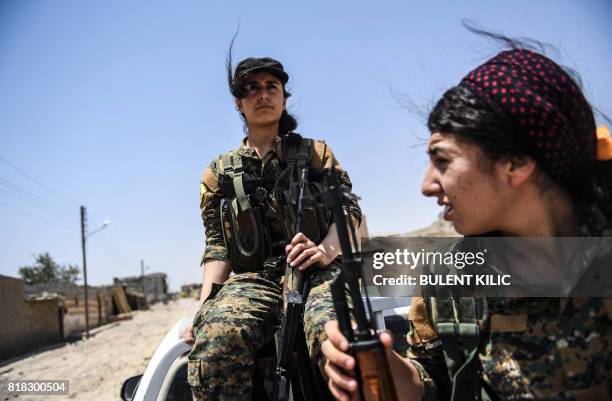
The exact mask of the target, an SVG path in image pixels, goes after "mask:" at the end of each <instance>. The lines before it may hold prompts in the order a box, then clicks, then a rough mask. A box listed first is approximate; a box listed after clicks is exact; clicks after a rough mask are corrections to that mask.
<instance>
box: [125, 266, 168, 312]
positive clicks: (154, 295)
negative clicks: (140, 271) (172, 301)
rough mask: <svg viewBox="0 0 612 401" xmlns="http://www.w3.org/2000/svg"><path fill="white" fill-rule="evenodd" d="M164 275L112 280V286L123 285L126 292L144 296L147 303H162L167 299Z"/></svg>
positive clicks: (152, 274)
mask: <svg viewBox="0 0 612 401" xmlns="http://www.w3.org/2000/svg"><path fill="white" fill-rule="evenodd" d="M167 277H168V276H167V275H166V273H149V274H145V275H144V276H132V277H121V278H117V277H114V278H113V284H114V285H123V286H125V287H126V290H127V291H130V290H133V291H135V292H140V293H142V294H144V296H145V298H146V299H147V302H148V303H149V304H153V303H155V302H164V301H167V299H168V284H167Z"/></svg>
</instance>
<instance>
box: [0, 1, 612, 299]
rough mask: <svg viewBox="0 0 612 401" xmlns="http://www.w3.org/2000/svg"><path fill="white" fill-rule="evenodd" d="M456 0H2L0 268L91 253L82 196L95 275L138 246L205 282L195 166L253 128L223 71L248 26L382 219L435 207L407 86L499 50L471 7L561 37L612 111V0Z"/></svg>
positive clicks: (73, 259) (598, 99)
mask: <svg viewBox="0 0 612 401" xmlns="http://www.w3.org/2000/svg"><path fill="white" fill-rule="evenodd" d="M459 3H460V2H451V1H448V2H428V3H425V2H406V1H385V2H373V1H370V2H358V1H338V2H323V1H310V2H307V4H306V2H300V3H297V2H296V3H292V2H280V1H278V2H242V1H233V2H224V1H184V2H179V3H177V2H175V3H170V2H165V1H146V2H145V1H133V2H123V1H93V0H92V1H76V0H74V1H71V0H65V1H50V0H46V1H17V0H14V1H10V0H5V1H3V2H2V3H1V4H0V54H1V56H0V244H1V245H0V247H1V248H0V250H1V252H0V274H4V275H10V276H16V275H17V270H18V267H19V266H22V265H25V264H29V263H31V262H32V260H33V259H32V255H33V254H34V253H39V252H49V253H51V255H52V256H53V257H54V258H55V259H56V260H57V261H58V262H60V263H72V264H78V265H80V264H81V250H80V231H79V230H80V228H79V223H78V213H79V210H78V208H79V206H80V205H85V206H86V207H87V210H88V213H89V227H90V229H91V230H93V229H95V228H96V227H98V226H100V225H101V224H102V222H103V221H104V220H105V219H110V220H111V221H112V223H111V225H110V226H108V227H107V228H106V229H105V230H103V231H101V232H100V233H98V234H95V235H93V236H92V237H91V238H90V239H89V241H88V266H89V269H88V276H89V281H90V282H91V283H93V284H105V283H111V282H112V277H117V276H125V275H136V274H139V272H140V266H139V263H140V260H141V259H144V261H145V264H146V265H147V266H150V271H162V272H166V273H167V274H168V275H169V277H170V284H171V288H173V289H177V288H178V287H179V286H180V284H181V283H184V282H195V281H199V279H200V269H199V260H200V257H201V253H202V248H203V241H204V240H203V228H202V224H201V220H200V216H199V209H198V201H199V199H198V196H199V193H198V191H199V184H198V182H199V178H200V174H201V171H202V170H203V168H204V167H205V166H206V165H207V164H208V163H209V162H210V161H211V160H212V158H214V157H215V156H216V155H218V154H219V153H221V152H223V151H226V150H229V149H230V148H233V147H236V146H237V144H238V142H239V141H240V139H241V138H242V136H243V131H242V126H241V123H240V120H239V118H238V115H237V114H236V111H235V110H234V108H233V106H232V99H231V97H230V95H229V93H228V90H227V83H226V81H225V71H224V60H225V56H226V52H227V48H228V44H229V41H230V39H231V37H232V34H233V32H234V30H235V29H236V26H237V24H238V22H240V27H241V28H240V34H239V36H238V38H237V40H236V44H235V48H234V57H235V59H236V60H239V59H241V58H244V57H248V56H265V55H269V56H272V57H275V58H278V59H279V60H281V61H282V62H283V63H284V65H285V68H286V70H287V71H288V72H289V74H290V76H291V79H290V82H289V85H290V89H291V90H292V91H293V94H294V96H292V97H291V99H290V100H289V109H290V111H292V112H293V113H294V114H295V115H296V116H297V118H298V120H299V125H300V126H299V130H298V131H299V132H301V133H303V134H304V135H305V136H309V137H313V138H323V139H325V140H326V141H327V143H328V144H329V145H330V146H331V147H332V148H333V149H334V152H335V153H336V155H337V157H338V159H339V160H340V162H341V163H342V164H343V166H344V167H345V168H346V169H347V170H348V171H349V174H350V176H351V178H352V180H353V184H354V191H355V192H356V193H358V194H359V195H360V196H361V197H362V202H361V204H362V207H363V209H364V211H365V213H366V215H367V218H368V225H369V227H370V231H371V232H374V233H376V232H405V231H409V230H411V229H414V228H418V227H421V226H424V225H427V224H429V223H430V222H431V221H433V220H434V219H435V218H436V216H437V213H438V212H439V208H438V206H437V205H436V203H435V201H432V200H431V199H426V198H424V197H422V196H421V195H420V190H419V186H420V180H421V176H422V173H423V171H424V169H425V166H426V163H427V162H426V158H425V147H424V142H423V140H424V138H426V137H427V135H428V133H427V130H426V127H425V125H424V123H423V119H424V115H419V113H415V112H414V111H410V110H407V109H406V108H405V107H403V106H402V104H401V102H398V100H397V98H398V97H401V98H404V99H409V101H410V102H412V103H414V104H416V105H417V106H419V107H420V108H422V109H423V110H427V109H428V108H429V107H431V105H432V103H433V102H435V101H436V100H437V98H438V97H439V96H440V95H441V94H442V93H443V91H444V90H445V89H447V88H448V87H450V86H452V85H454V84H456V83H457V82H458V81H459V80H460V79H461V77H462V76H463V75H464V74H465V73H467V72H468V71H469V70H470V69H471V68H473V67H475V66H476V65H477V64H478V63H480V62H482V61H484V60H486V58H487V57H489V56H491V55H493V54H494V53H495V52H496V51H497V50H500V48H499V46H498V45H497V44H495V43H492V42H490V41H488V40H486V39H483V38H481V37H478V36H475V35H473V34H471V33H469V32H467V31H466V30H465V29H464V28H463V27H462V25H461V19H463V18H468V19H471V20H475V21H477V22H478V23H480V24H481V25H482V26H484V27H486V28H488V29H491V30H495V31H499V32H503V33H505V34H508V35H511V36H515V37H521V36H525V37H531V38H534V39H539V40H541V41H543V42H546V43H549V44H551V45H553V46H555V47H556V48H557V49H558V50H559V51H558V52H553V53H551V56H552V57H553V58H554V59H556V60H558V61H560V62H561V63H562V64H564V65H566V66H569V67H571V68H573V69H575V70H577V71H578V72H579V73H580V74H581V76H582V78H583V81H584V89H585V92H586V94H587V97H588V98H589V100H590V101H591V102H592V104H594V105H596V106H597V107H598V108H599V109H600V110H602V111H604V112H606V113H608V114H612V94H611V93H610V88H612V85H611V84H612V78H611V75H610V74H609V70H610V66H611V65H612V51H611V45H610V41H609V38H610V37H612V28H611V25H610V16H612V12H611V11H612V4H611V3H610V2H609V1H603V0H602V1H595V0H594V1H589V2H578V1H538V2H534V1H523V0H517V1H512V2H504V3H502V2H485V1H482V2H476V1H468V2H461V4H459ZM394 93H395V95H394ZM397 94H400V95H399V96H398V95H397ZM7 162H8V163H7ZM9 163H10V164H9ZM14 167H16V168H17V169H18V170H19V171H18V170H16V169H15V168H14ZM23 173H26V174H27V175H28V176H29V178H28V177H26V176H25V175H24V174H23ZM24 191H25V192H24Z"/></svg>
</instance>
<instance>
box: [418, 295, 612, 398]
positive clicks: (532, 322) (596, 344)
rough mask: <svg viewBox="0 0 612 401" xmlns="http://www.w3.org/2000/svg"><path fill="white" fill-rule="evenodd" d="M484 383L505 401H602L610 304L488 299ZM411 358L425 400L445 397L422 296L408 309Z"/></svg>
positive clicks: (611, 390) (608, 379)
mask: <svg viewBox="0 0 612 401" xmlns="http://www.w3.org/2000/svg"><path fill="white" fill-rule="evenodd" d="M489 308H490V312H491V323H490V328H489V329H488V330H487V332H488V335H487V336H486V337H484V338H483V341H482V344H481V349H480V354H479V357H480V362H481V365H482V377H483V379H484V380H485V381H486V382H487V383H488V384H489V385H490V387H491V388H492V389H493V391H494V392H495V394H497V395H498V396H499V397H500V399H503V400H516V401H518V400H547V401H568V400H607V399H611V396H612V373H611V372H612V369H611V368H612V352H611V351H612V342H611V341H612V330H611V326H610V320H611V319H612V300H609V299H602V298H571V299H569V298H565V299H559V298H522V299H512V298H505V299H501V298H499V299H490V300H489ZM410 319H411V321H412V325H413V330H411V332H410V333H409V335H408V343H409V353H408V356H409V357H410V358H411V360H412V361H413V362H414V364H415V366H416V367H417V369H418V370H419V374H420V376H421V380H422V382H423V384H424V387H423V394H424V397H423V399H424V400H446V399H449V398H450V380H449V378H448V373H447V369H446V365H445V362H444V358H443V355H442V347H441V343H440V341H439V340H438V338H437V334H436V332H435V330H434V328H433V327H432V326H431V324H430V323H429V319H428V317H427V309H426V308H425V304H424V302H423V299H422V298H415V299H414V300H413V305H412V308H411V311H410Z"/></svg>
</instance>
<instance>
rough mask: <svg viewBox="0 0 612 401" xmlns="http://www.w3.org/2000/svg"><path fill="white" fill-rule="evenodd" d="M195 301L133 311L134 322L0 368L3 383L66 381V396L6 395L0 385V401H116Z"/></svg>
mask: <svg viewBox="0 0 612 401" xmlns="http://www.w3.org/2000/svg"><path fill="white" fill-rule="evenodd" d="M196 308H197V301H196V300H191V299H181V300H178V301H173V302H170V303H168V305H163V304H156V305H153V306H152V308H151V310H148V311H137V312H133V319H132V320H126V321H121V322H116V323H111V324H108V325H105V326H102V327H100V328H97V329H96V330H94V331H93V332H92V333H93V335H92V337H91V338H90V339H89V340H80V341H77V342H73V343H68V344H62V345H60V346H59V347H56V348H53V349H49V350H46V351H42V352H39V353H36V354H33V355H30V356H28V357H26V358H23V359H20V360H16V361H14V362H12V363H10V364H8V365H4V366H2V367H0V383H4V382H5V381H6V380H32V379H46V380H69V381H70V394H69V395H67V396H57V395H54V396H40V395H39V396H35V395H27V396H25V395H20V396H16V395H14V394H9V393H7V392H6V389H5V388H6V386H4V385H1V386H0V400H14V399H18V400H21V401H26V400H32V401H41V400H52V401H60V400H66V399H69V400H78V401H87V400H92V401H93V400H119V399H120V397H119V391H120V390H121V384H122V383H123V381H124V380H125V379H127V378H129V377H131V376H134V375H137V374H141V373H142V372H143V371H144V369H145V367H146V366H147V363H148V361H149V359H150V358H151V356H153V352H154V351H155V349H156V348H157V346H158V345H159V343H160V341H161V340H162V338H163V337H164V335H165V334H166V332H167V331H168V330H170V328H172V326H174V324H175V323H176V322H178V321H179V320H180V319H182V318H184V317H186V318H191V317H192V316H193V315H194V314H195V311H196Z"/></svg>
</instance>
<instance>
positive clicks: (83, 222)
mask: <svg viewBox="0 0 612 401" xmlns="http://www.w3.org/2000/svg"><path fill="white" fill-rule="evenodd" d="M85 213H86V212H85V206H81V245H82V247H83V281H84V282H85V338H89V296H88V295H89V294H88V291H87V256H86V253H87V252H86V250H85V239H86V238H87V235H86V234H85V232H86V231H87V216H86V214H85Z"/></svg>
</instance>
